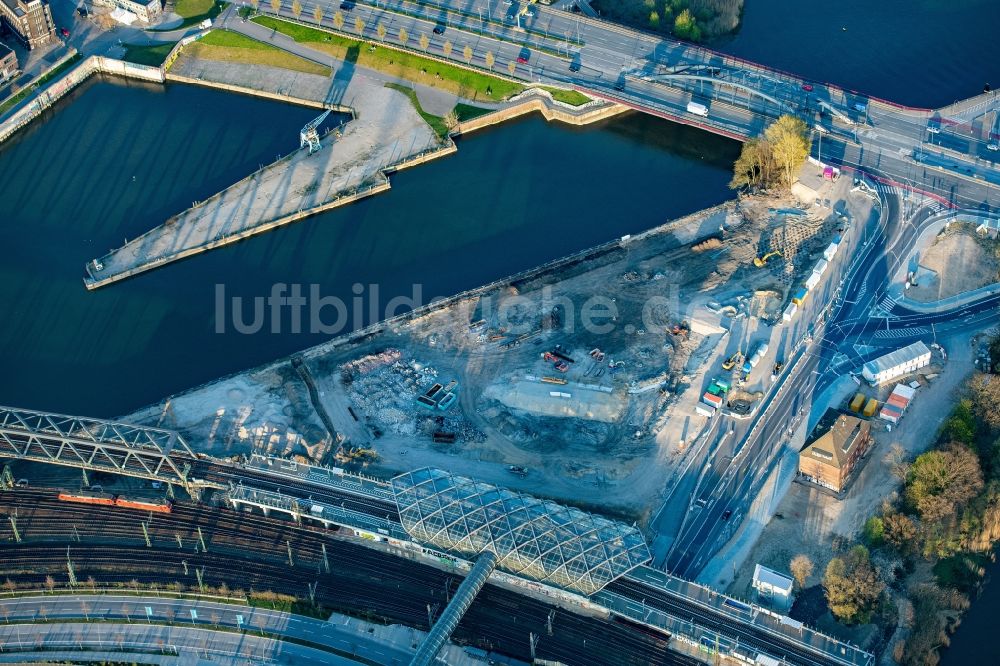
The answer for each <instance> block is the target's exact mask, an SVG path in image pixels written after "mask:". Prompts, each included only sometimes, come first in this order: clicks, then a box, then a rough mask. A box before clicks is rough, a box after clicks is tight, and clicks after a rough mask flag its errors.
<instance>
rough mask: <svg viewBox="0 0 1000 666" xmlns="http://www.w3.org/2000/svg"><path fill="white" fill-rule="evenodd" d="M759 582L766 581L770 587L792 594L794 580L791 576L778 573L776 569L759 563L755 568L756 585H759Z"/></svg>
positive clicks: (754, 581) (754, 580) (754, 582)
mask: <svg viewBox="0 0 1000 666" xmlns="http://www.w3.org/2000/svg"><path fill="white" fill-rule="evenodd" d="M757 583H764V584H765V585H767V586H768V587H771V588H773V589H775V590H779V591H781V592H783V593H785V594H791V593H792V585H793V584H794V581H793V580H792V578H791V576H785V575H784V574H780V573H778V572H777V571H775V570H774V569H768V568H767V567H762V566H761V565H759V564H758V565H757V566H756V567H754V570H753V584H754V587H756V586H757Z"/></svg>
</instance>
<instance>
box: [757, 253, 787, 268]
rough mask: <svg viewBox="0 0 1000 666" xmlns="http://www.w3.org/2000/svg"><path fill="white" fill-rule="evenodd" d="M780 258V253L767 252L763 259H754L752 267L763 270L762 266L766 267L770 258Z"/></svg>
mask: <svg viewBox="0 0 1000 666" xmlns="http://www.w3.org/2000/svg"><path fill="white" fill-rule="evenodd" d="M780 256H781V252H779V251H778V250H774V251H773V252H768V253H767V254H765V255H764V256H763V257H754V258H753V265H754V266H756V267H757V268H763V267H764V266H766V265H767V260H768V259H770V258H771V257H780Z"/></svg>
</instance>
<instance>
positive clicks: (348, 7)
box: [340, 2, 354, 12]
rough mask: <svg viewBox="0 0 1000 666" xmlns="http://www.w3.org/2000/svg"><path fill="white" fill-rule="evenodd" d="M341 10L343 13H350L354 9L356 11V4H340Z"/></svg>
mask: <svg viewBox="0 0 1000 666" xmlns="http://www.w3.org/2000/svg"><path fill="white" fill-rule="evenodd" d="M340 9H341V11H345V12H349V11H351V10H352V9H354V3H353V2H342V3H340Z"/></svg>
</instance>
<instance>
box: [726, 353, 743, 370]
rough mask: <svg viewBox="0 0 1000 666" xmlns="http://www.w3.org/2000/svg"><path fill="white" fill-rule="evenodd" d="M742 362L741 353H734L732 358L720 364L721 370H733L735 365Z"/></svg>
mask: <svg viewBox="0 0 1000 666" xmlns="http://www.w3.org/2000/svg"><path fill="white" fill-rule="evenodd" d="M742 360H743V353H742V352H736V353H735V354H733V355H732V356H730V357H729V360H728V361H726V362H724V363H723V364H722V369H723V370H732V369H733V368H735V367H736V364H737V363H739V362H740V361H742Z"/></svg>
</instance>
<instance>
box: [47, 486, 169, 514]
mask: <svg viewBox="0 0 1000 666" xmlns="http://www.w3.org/2000/svg"><path fill="white" fill-rule="evenodd" d="M59 499H60V500H62V501H63V502H78V503H80V504H102V505H109V506H120V507H123V508H125V509H138V510H139V511H153V512H154V513H170V511H171V509H172V508H173V502H171V501H170V500H147V499H130V498H128V497H123V496H121V495H112V494H111V493H98V492H89V491H81V492H77V493H68V492H61V493H59Z"/></svg>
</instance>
